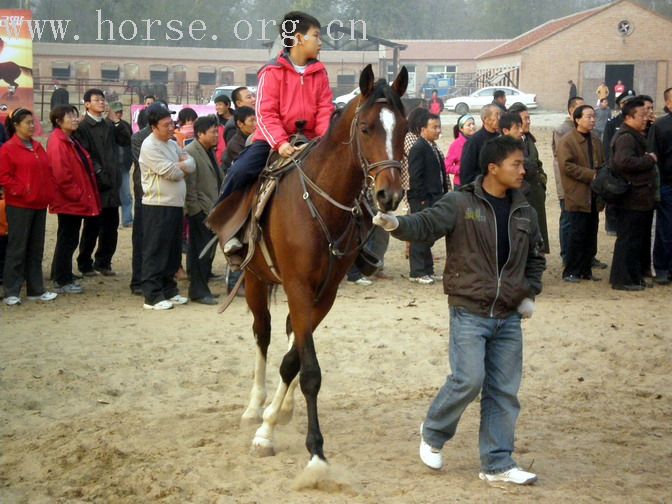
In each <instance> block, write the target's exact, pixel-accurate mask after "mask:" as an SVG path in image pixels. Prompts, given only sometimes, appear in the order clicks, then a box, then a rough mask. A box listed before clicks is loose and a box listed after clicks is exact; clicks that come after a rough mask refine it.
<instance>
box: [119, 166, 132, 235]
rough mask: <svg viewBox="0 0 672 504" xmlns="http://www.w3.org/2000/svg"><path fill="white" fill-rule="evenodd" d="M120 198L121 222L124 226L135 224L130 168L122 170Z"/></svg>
mask: <svg viewBox="0 0 672 504" xmlns="http://www.w3.org/2000/svg"><path fill="white" fill-rule="evenodd" d="M119 198H120V199H121V224H122V225H123V226H128V225H130V224H133V198H131V172H130V171H129V170H123V169H122V170H121V187H120V188H119Z"/></svg>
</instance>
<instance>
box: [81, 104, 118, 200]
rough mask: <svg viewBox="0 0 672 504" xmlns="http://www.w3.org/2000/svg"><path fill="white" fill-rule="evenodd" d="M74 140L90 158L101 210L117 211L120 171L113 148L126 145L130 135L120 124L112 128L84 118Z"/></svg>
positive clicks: (108, 121) (116, 151) (107, 124)
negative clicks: (111, 209)
mask: <svg viewBox="0 0 672 504" xmlns="http://www.w3.org/2000/svg"><path fill="white" fill-rule="evenodd" d="M74 136H75V137H76V138H77V140H79V141H80V143H81V144H82V146H83V147H84V148H85V149H86V150H87V151H88V152H89V154H90V155H91V160H92V161H93V168H94V170H95V172H96V181H97V182H98V191H100V202H101V205H102V207H103V208H111V207H118V206H119V205H121V200H120V198H119V188H120V187H121V170H120V169H119V152H118V149H117V147H118V146H120V145H121V146H124V145H130V143H131V135H130V131H129V130H128V129H127V128H124V127H123V126H122V125H121V122H119V123H118V124H117V125H116V126H115V124H114V123H113V122H112V121H110V120H109V119H107V118H105V119H103V120H102V121H96V120H94V119H93V118H92V117H90V116H89V115H88V114H86V115H85V116H84V119H82V121H81V122H80V123H79V128H77V131H75V133H74Z"/></svg>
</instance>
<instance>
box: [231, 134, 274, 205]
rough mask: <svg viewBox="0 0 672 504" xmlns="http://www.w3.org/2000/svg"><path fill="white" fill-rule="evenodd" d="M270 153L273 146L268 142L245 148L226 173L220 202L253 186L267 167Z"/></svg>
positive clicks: (256, 143) (255, 143)
mask: <svg viewBox="0 0 672 504" xmlns="http://www.w3.org/2000/svg"><path fill="white" fill-rule="evenodd" d="M270 153H271V146H270V145H269V144H267V143H266V142H254V143H253V144H252V145H250V146H249V147H245V148H244V149H243V151H242V152H241V153H240V156H239V157H238V159H236V160H235V162H234V163H233V164H232V165H231V167H230V168H229V171H228V172H227V173H226V178H225V179H224V185H223V186H222V190H221V192H220V195H219V200H218V202H219V201H222V200H223V199H224V198H226V197H227V196H229V195H230V194H231V193H233V192H235V191H239V190H241V189H246V188H247V187H249V186H250V185H252V184H253V183H254V181H255V180H257V178H258V177H259V174H260V173H261V171H262V170H263V169H264V167H265V166H266V161H267V160H268V156H269V154H270Z"/></svg>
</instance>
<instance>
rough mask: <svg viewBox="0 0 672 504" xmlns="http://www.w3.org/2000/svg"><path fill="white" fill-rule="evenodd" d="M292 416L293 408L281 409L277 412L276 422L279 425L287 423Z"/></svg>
mask: <svg viewBox="0 0 672 504" xmlns="http://www.w3.org/2000/svg"><path fill="white" fill-rule="evenodd" d="M293 416H294V408H292V409H290V410H283V409H281V410H280V411H279V412H278V423H279V424H280V425H287V424H288V423H289V422H291V421H292V417H293Z"/></svg>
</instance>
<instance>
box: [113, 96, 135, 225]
mask: <svg viewBox="0 0 672 504" xmlns="http://www.w3.org/2000/svg"><path fill="white" fill-rule="evenodd" d="M123 116H124V105H123V104H122V103H121V102H119V101H115V102H112V103H111V104H110V113H109V115H108V118H109V119H110V120H111V121H112V122H117V121H119V127H120V128H124V129H126V130H127V134H128V136H129V137H130V136H131V135H132V134H133V129H132V128H131V125H130V124H129V123H128V122H127V121H125V120H124V119H123ZM117 150H118V156H119V170H120V171H121V187H120V188H119V199H120V200H121V225H122V227H125V228H127V227H131V226H132V225H133V199H132V198H131V165H132V164H133V156H132V154H131V146H130V144H129V145H118V146H117Z"/></svg>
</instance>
